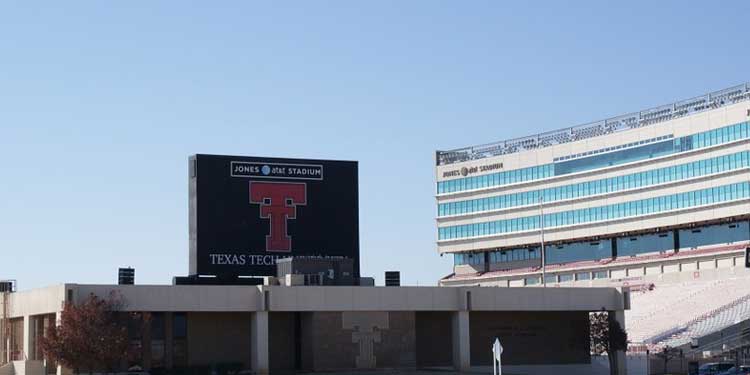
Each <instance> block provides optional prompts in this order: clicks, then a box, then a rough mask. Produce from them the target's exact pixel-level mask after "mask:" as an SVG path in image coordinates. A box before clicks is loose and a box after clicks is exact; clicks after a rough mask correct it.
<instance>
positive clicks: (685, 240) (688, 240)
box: [680, 221, 750, 249]
mask: <svg viewBox="0 0 750 375" xmlns="http://www.w3.org/2000/svg"><path fill="white" fill-rule="evenodd" d="M749 239H750V228H749V227H748V222H746V221H742V222H736V223H731V224H722V225H713V226H710V227H702V228H691V229H682V230H680V248H682V249H691V248H694V247H700V246H706V245H715V244H729V243H733V242H741V241H747V240H749Z"/></svg>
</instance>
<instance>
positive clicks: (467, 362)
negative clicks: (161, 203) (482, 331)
mask: <svg viewBox="0 0 750 375" xmlns="http://www.w3.org/2000/svg"><path fill="white" fill-rule="evenodd" d="M452 318H453V331H452V332H453V341H452V342H453V367H454V368H455V369H456V370H457V371H469V369H470V367H471V350H470V349H471V348H470V344H471V337H470V334H469V312H468V311H456V312H454V313H453V317H452Z"/></svg>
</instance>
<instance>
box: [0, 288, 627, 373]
mask: <svg viewBox="0 0 750 375" xmlns="http://www.w3.org/2000/svg"><path fill="white" fill-rule="evenodd" d="M113 291H114V292H115V293H117V294H118V295H120V296H122V298H123V300H124V301H125V302H126V303H125V307H124V309H125V310H126V311H132V312H140V313H149V315H150V316H151V319H150V320H149V322H148V323H147V324H148V325H149V327H148V328H147V329H145V330H144V331H143V332H145V333H144V334H143V335H133V336H131V344H133V345H135V346H136V347H138V348H141V351H140V353H141V356H140V358H136V359H134V361H135V362H133V363H129V365H132V364H137V365H140V366H142V367H144V368H146V369H150V370H152V372H158V371H162V372H166V371H167V370H170V369H171V370H173V371H175V373H177V369H180V368H205V369H206V370H208V369H209V368H211V367H213V368H217V366H218V367H221V366H224V368H230V367H231V368H235V369H238V370H240V369H250V370H253V371H254V372H256V373H261V374H263V373H289V372H294V371H323V370H354V369H373V368H398V369H414V368H431V367H439V368H454V369H457V370H461V371H466V370H469V369H471V368H472V367H477V366H491V362H490V361H491V357H490V346H491V343H492V341H493V340H494V338H495V337H500V339H501V340H502V342H503V345H504V347H505V353H504V354H503V363H504V365H506V367H505V368H506V369H507V371H511V372H513V371H519V372H523V373H527V374H548V373H576V374H594V373H597V372H596V370H595V369H594V367H593V365H592V361H591V357H590V355H589V350H590V347H589V337H588V324H589V320H588V316H589V312H592V311H602V310H606V311H610V312H611V313H612V314H614V317H615V318H616V319H617V320H618V321H619V322H620V324H622V325H623V326H624V324H625V320H624V308H625V306H626V302H625V300H626V298H627V293H624V292H622V291H620V290H618V289H615V288H587V289H582V288H546V289H545V288H537V289H527V288H471V287H466V288H441V287H347V286H205V285H204V286H200V285H191V286H146V285H78V284H65V285H58V286H53V287H49V288H44V289H36V290H28V291H21V292H16V293H9V294H5V295H4V296H5V300H4V301H3V303H4V304H6V306H7V316H4V317H2V318H4V319H5V320H4V321H5V322H8V324H9V325H10V327H11V329H10V332H11V335H10V337H7V341H6V340H3V341H4V342H7V343H9V344H10V347H8V348H3V349H8V350H5V351H4V352H5V354H6V355H7V356H10V357H11V358H10V359H12V360H13V362H12V363H11V364H9V365H6V366H4V367H0V373H2V374H13V373H14V372H15V373H16V374H38V373H43V372H44V371H45V368H44V358H43V355H42V353H41V352H40V350H39V346H38V344H37V342H38V341H39V338H40V335H43V334H44V331H45V327H47V326H49V325H50V324H56V322H57V320H58V319H59V316H60V314H61V310H62V308H63V305H64V304H65V303H66V302H70V303H80V302H82V301H84V300H85V299H86V298H88V296H90V295H91V294H93V295H96V296H99V297H102V298H104V297H106V296H108V295H110V293H112V292H113ZM618 357H619V358H621V359H622V360H621V361H619V363H620V366H621V367H622V368H621V369H623V370H624V366H625V360H624V353H619V354H618ZM66 371H67V370H64V369H61V368H56V367H54V366H53V365H50V366H48V367H47V368H46V372H47V373H56V372H57V373H62V372H66ZM622 373H624V372H622Z"/></svg>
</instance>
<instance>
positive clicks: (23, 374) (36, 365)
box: [0, 361, 45, 375]
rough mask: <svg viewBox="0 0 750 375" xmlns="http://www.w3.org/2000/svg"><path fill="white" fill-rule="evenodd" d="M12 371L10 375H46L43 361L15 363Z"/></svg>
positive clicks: (0, 374)
mask: <svg viewBox="0 0 750 375" xmlns="http://www.w3.org/2000/svg"><path fill="white" fill-rule="evenodd" d="M11 370H12V371H13V372H11V373H10V375H45V373H44V363H43V362H42V361H13V364H12V367H11ZM0 375H4V374H2V373H0Z"/></svg>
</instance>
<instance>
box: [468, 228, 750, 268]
mask: <svg viewBox="0 0 750 375" xmlns="http://www.w3.org/2000/svg"><path fill="white" fill-rule="evenodd" d="M677 231H678V232H679V236H678V237H675V235H674V233H675V231H666V232H663V233H653V234H639V235H633V236H626V237H617V238H614V239H612V238H606V239H602V240H599V241H586V242H575V243H567V244H561V245H548V246H545V247H546V249H547V259H546V261H547V264H564V263H571V262H579V261H596V260H602V259H612V258H614V257H618V258H620V257H629V256H637V255H639V254H644V253H655V252H663V251H671V250H676V249H682V250H690V249H692V248H695V247H700V246H716V245H724V244H731V243H736V242H748V241H750V222H748V221H736V222H731V223H726V224H714V225H707V226H701V227H694V228H689V229H679V230H677ZM613 240H614V241H615V243H616V247H617V249H616V251H615V249H614V248H613V247H612V242H613ZM456 255H458V254H456ZM540 255H541V254H540V252H539V247H532V248H522V249H508V250H502V251H500V250H495V251H489V258H490V262H491V263H503V262H512V261H513V260H514V259H515V260H521V259H538V258H539V257H540ZM472 256H474V257H476V258H479V259H483V258H484V257H483V256H482V255H481V253H472ZM513 267H521V268H523V267H527V266H526V265H517V266H513V265H511V267H509V269H512V268H513ZM574 276H575V280H579V281H580V280H590V279H591V272H578V273H576V274H575V275H573V274H563V275H559V277H560V282H565V281H572V280H573V277H574Z"/></svg>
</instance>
